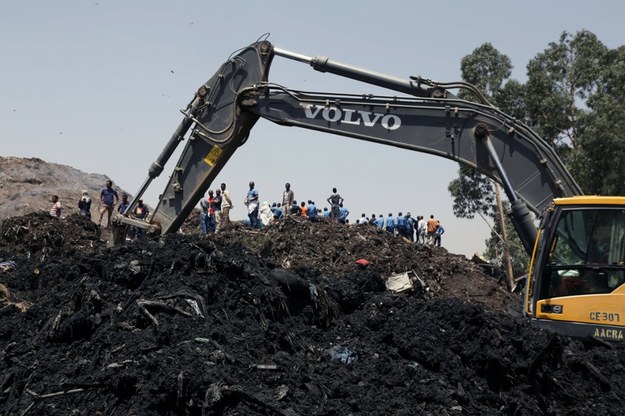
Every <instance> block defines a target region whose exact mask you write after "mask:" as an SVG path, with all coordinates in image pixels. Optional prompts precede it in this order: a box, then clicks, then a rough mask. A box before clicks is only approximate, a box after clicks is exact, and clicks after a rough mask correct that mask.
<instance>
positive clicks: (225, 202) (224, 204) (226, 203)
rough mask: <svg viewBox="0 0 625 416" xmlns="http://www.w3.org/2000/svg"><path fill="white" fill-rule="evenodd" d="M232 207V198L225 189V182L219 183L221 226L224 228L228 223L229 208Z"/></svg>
mask: <svg viewBox="0 0 625 416" xmlns="http://www.w3.org/2000/svg"><path fill="white" fill-rule="evenodd" d="M231 209H232V199H230V191H228V190H227V189H226V184H225V183H222V184H221V226H220V228H226V227H228V226H229V225H230V210H231Z"/></svg>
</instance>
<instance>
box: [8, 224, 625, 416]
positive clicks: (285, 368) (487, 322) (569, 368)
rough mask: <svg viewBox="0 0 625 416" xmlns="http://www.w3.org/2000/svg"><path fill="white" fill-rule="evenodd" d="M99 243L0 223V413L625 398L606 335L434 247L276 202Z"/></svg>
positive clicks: (270, 411)
mask: <svg viewBox="0 0 625 416" xmlns="http://www.w3.org/2000/svg"><path fill="white" fill-rule="evenodd" d="M105 246H106V244H105V242H104V241H102V236H101V235H100V230H99V229H98V228H97V227H96V226H94V225H93V224H92V223H90V222H89V221H88V220H86V219H84V218H83V217H80V216H79V215H77V214H76V215H70V216H69V217H67V218H66V219H65V220H61V221H58V220H54V219H52V218H48V217H47V216H46V215H43V214H29V215H26V216H23V217H13V218H9V219H7V220H5V221H4V222H3V223H2V224H0V264H4V267H2V268H0V362H1V363H2V365H1V366H0V414H3V415H4V414H6V415H69V414H72V415H97V414H100V415H228V416H231V415H280V416H295V415H382V414H385V415H417V414H426V415H455V414H457V415H465V414H467V415H501V414H504V415H586V414H602V415H603V414H605V415H621V414H625V403H624V401H625V399H623V398H622V397H623V394H622V393H623V392H624V391H625V379H624V378H623V377H622V370H623V366H624V365H625V351H624V349H623V346H622V344H609V343H604V342H599V341H593V340H576V339H570V338H567V337H561V336H557V335H554V334H550V333H548V332H544V331H541V330H536V329H533V328H530V327H529V323H528V322H527V320H526V319H525V318H524V317H523V316H522V315H521V303H522V297H521V296H520V295H515V294H510V293H508V292H506V290H505V288H504V287H503V286H501V285H499V284H498V283H497V281H496V280H494V279H493V278H492V277H489V276H486V275H484V274H483V272H482V271H481V270H480V268H479V267H477V266H475V265H474V264H473V263H471V262H469V261H468V260H467V259H466V258H464V257H463V256H457V255H453V254H450V253H448V252H447V251H446V250H445V249H444V248H438V247H432V246H420V245H414V244H410V243H409V242H407V241H404V240H401V239H397V238H391V237H390V236H388V235H386V234H385V233H384V232H383V231H380V230H377V229H374V228H373V227H366V226H360V227H357V226H339V225H337V224H331V223H319V224H311V223H308V222H305V221H298V220H296V219H287V220H284V221H282V222H279V223H277V224H272V225H270V226H268V227H266V228H265V229H263V230H259V231H252V230H250V229H249V228H246V227H243V226H237V225H235V226H233V227H232V228H231V229H229V230H226V231H224V232H223V233H220V234H217V235H213V236H210V237H206V238H205V237H200V236H198V235H197V234H195V233H189V234H187V235H182V234H177V235H167V236H165V238H163V239H154V240H153V239H149V238H146V239H143V240H135V241H131V242H128V243H127V244H126V245H123V246H118V247H113V248H106V247H105ZM361 260H366V261H361ZM389 278H392V280H393V283H396V281H399V282H401V285H400V286H399V287H401V290H394V289H393V288H394V287H397V286H395V285H387V282H389Z"/></svg>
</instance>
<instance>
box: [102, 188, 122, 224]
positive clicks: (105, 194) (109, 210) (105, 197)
mask: <svg viewBox="0 0 625 416" xmlns="http://www.w3.org/2000/svg"><path fill="white" fill-rule="evenodd" d="M118 202H119V196H118V195H117V191H116V190H115V189H113V181H110V180H108V181H106V188H104V189H102V191H100V219H99V220H98V225H99V226H102V217H104V213H105V212H106V218H107V223H106V228H111V215H112V214H113V206H115V204H117V203H118Z"/></svg>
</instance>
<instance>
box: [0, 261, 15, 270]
mask: <svg viewBox="0 0 625 416" xmlns="http://www.w3.org/2000/svg"><path fill="white" fill-rule="evenodd" d="M15 266H17V265H16V264H15V262H14V261H10V260H5V261H2V262H0V270H2V271H3V272H10V271H11V270H13V269H14V268H15Z"/></svg>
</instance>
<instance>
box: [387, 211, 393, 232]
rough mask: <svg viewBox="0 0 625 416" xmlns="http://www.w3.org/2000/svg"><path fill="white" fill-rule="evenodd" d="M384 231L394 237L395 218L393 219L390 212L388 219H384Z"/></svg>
mask: <svg viewBox="0 0 625 416" xmlns="http://www.w3.org/2000/svg"><path fill="white" fill-rule="evenodd" d="M386 231H388V232H389V233H390V234H391V235H393V236H394V235H395V218H393V213H392V212H389V213H388V217H386Z"/></svg>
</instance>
